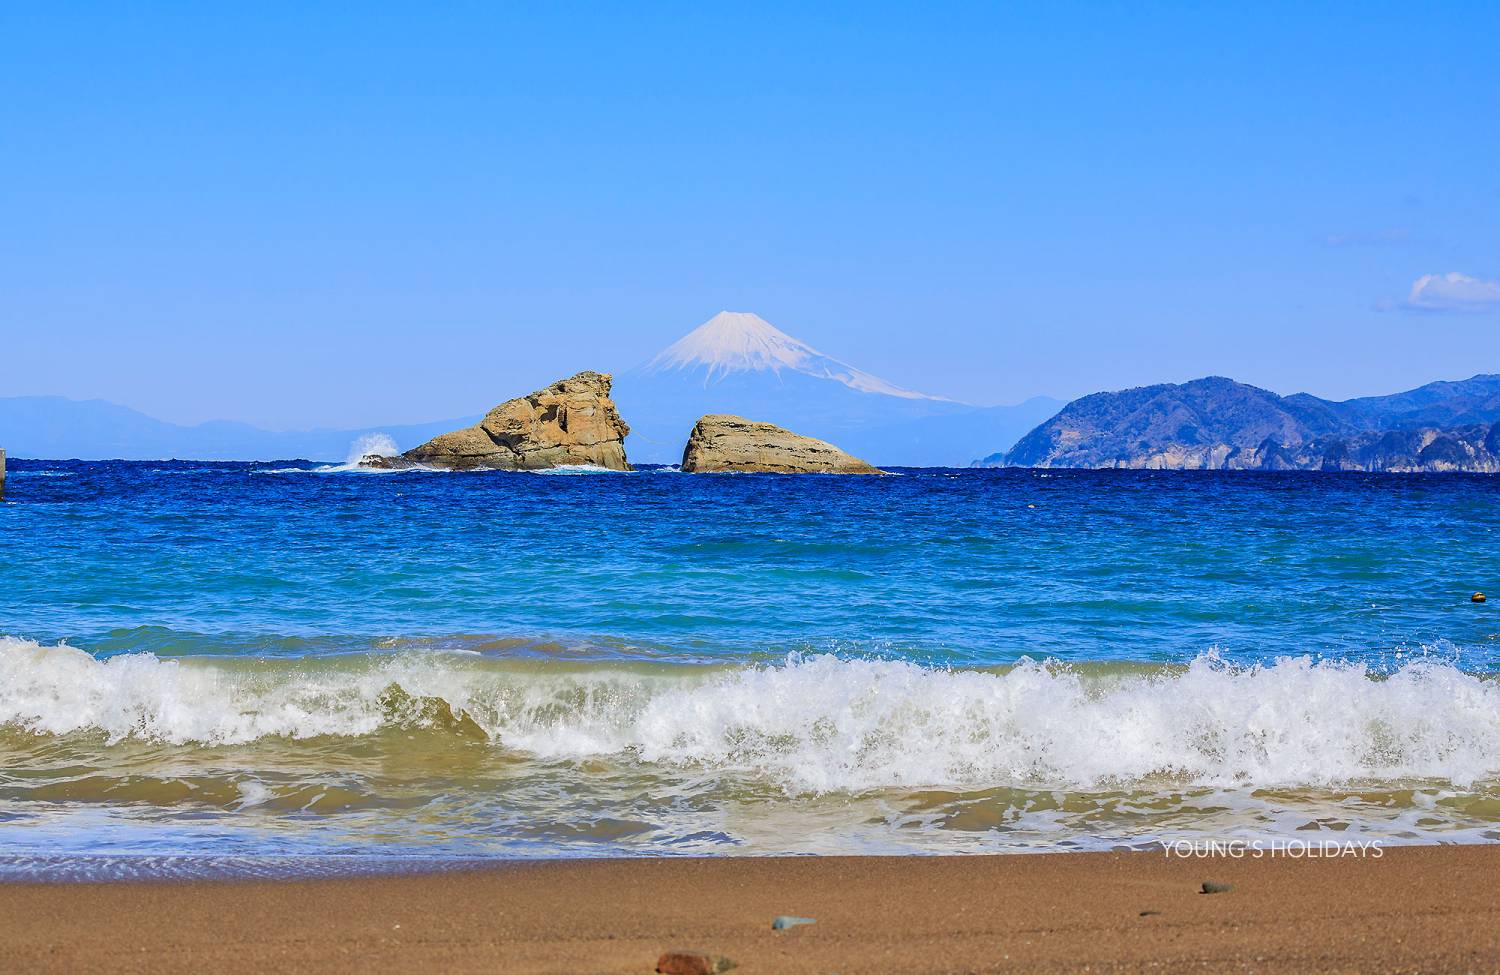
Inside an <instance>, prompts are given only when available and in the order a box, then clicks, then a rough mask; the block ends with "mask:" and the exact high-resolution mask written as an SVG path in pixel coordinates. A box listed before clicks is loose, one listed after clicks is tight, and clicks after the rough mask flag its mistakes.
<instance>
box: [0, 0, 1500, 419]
mask: <svg viewBox="0 0 1500 975" xmlns="http://www.w3.org/2000/svg"><path fill="white" fill-rule="evenodd" d="M808 6H810V5H800V4H799V5H780V4H776V3H759V4H755V5H745V6H739V7H735V6H730V5H727V4H725V5H721V4H694V5H671V6H668V5H652V6H650V7H649V8H644V9H635V8H634V7H633V5H616V4H610V5H593V4H548V5H529V4H528V5H504V4H490V3H486V4H474V5H464V4H440V5H431V6H427V5H415V4H413V5H409V6H405V5H387V4H378V3H372V4H364V5H356V4H341V3H327V4H284V5H282V4H274V3H268V4H254V5H236V6H231V5H216V4H201V5H188V4H167V3H162V4H146V5H125V4H120V5H104V4H88V3H78V4H68V5H62V4H32V5H23V4H7V5H4V6H3V7H0V395H20V394H37V393H56V394H63V395H68V396H74V397H80V398H84V397H102V398H105V399H110V400H114V401H116V402H120V403H125V404H128V405H131V406H134V407H137V408H139V409H143V410H145V411H147V412H149V413H152V414H154V415H157V416H160V417H163V418H166V419H172V420H177V421H186V422H192V421H198V420H204V419H209V418H231V419H242V420H249V421H252V422H258V423H262V424H266V425H270V426H276V427H301V426H312V425H359V424H365V423H386V422H401V421H408V420H422V419H432V418H438V417H448V416H461V415H465V414H471V413H475V412H478V411H479V410H481V409H483V408H485V407H487V406H489V405H491V404H493V403H495V402H497V401H499V400H501V399H504V398H506V397H508V396H511V395H514V394H517V393H520V392H524V391H526V390H529V389H531V388H534V387H536V386H538V385H541V384H543V383H545V382H547V381H550V380H551V379H553V378H556V377H557V376H559V375H563V374H567V373H570V372H573V371H575V370H577V369H580V368H599V369H615V370H619V369H624V368H628V367H629V366H631V365H633V364H635V363H636V362H638V361H640V360H642V359H645V358H647V357H648V356H649V355H651V354H652V353H654V352H655V351H656V350H657V349H659V348H660V347H662V346H664V345H666V344H667V343H669V342H670V341H672V340H674V339H675V338H677V337H678V336H679V335H680V334H681V333H683V332H685V331H687V330H688V329H690V328H692V327H693V326H695V325H697V324H699V323H700V322H702V321H703V320H705V319H706V318H708V317H709V316H710V315H712V314H713V313H715V312H717V311H719V310H720V309H723V308H728V309H733V310H746V311H755V312H758V313H759V314H761V315H762V316H764V317H765V318H767V319H768V320H770V321H772V322H773V323H775V324H777V325H778V326H780V327H781V328H783V329H784V330H786V331H788V332H790V333H792V334H793V335H796V336H798V337H800V338H802V339H804V340H806V341H808V342H810V343H811V344H813V345H814V346H817V347H818V348H820V349H821V350H822V351H824V352H826V353H828V354H831V355H835V356H838V357H840V358H844V359H847V360H849V361H851V362H853V363H855V364H856V365H858V366H860V367H862V368H864V369H866V370H868V371H870V372H873V373H876V374H878V375H881V376H884V377H886V378H888V379H890V380H891V381H893V382H896V383H898V384H901V385H904V386H908V387H913V388H917V389H921V390H925V391H930V392H934V393H940V394H945V395H949V396H953V397H956V398H960V399H965V400H969V401H974V402H980V403H1002V402H1015V401H1018V400H1020V399H1023V398H1025V397H1028V396H1031V395H1034V394H1038V393H1045V394H1051V395H1055V396H1059V397H1063V398H1067V397H1071V396H1075V395H1079V394H1082V393H1086V392H1089V391H1092V390H1095V389H1100V388H1117V387H1122V386H1130V385H1139V384H1143V383H1149V382H1159V381H1180V380H1185V379H1189V378H1192V377H1195V376H1200V375H1204V374H1209V373H1218V374H1224V375H1230V376H1233V377H1235V378H1238V379H1241V380H1244V381H1247V382H1253V383H1257V384H1260V385H1264V386H1268V387H1270V388H1272V389H1275V390H1278V391H1280V392H1294V391H1299V390H1307V391H1310V392H1314V393H1318V394H1320V395H1327V396H1334V397H1345V396H1352V395H1361V394H1368V393H1377V392H1386V391H1392V390H1395V389H1398V388H1404V387H1408V386H1412V385H1417V384H1420V383H1422V382H1426V381H1429V380H1432V379H1437V378H1459V377H1463V376H1468V375H1470V374H1473V373H1475V372H1483V371H1489V372H1495V371H1500V348H1497V343H1496V337H1497V336H1500V283H1496V282H1500V123H1497V119H1500V57H1496V54H1495V44H1496V40H1495V39H1496V38H1497V37H1500V6H1497V5H1495V4H1493V3H1488V4H1479V3H1475V4H1467V5H1466V4H1444V5H1430V6H1425V7H1420V8H1418V7H1416V6H1414V5H1402V6H1396V5H1379V4H1361V5H1352V4H1351V5H1348V6H1342V7H1335V8H1326V7H1325V8H1323V9H1320V10H1311V9H1308V7H1307V6H1303V5H1286V6H1279V7H1273V6H1270V5H1245V6H1247V7H1250V8H1253V9H1246V10H1231V9H1228V8H1229V7H1230V6H1231V5H1213V6H1216V7H1218V8H1220V9H1204V8H1202V7H1200V6H1197V5H1193V6H1189V5H1182V6H1165V5H1150V6H1139V5H1130V7H1129V8H1127V7H1126V6H1125V5H1113V4H1109V5H1106V4H1080V5H1067V4H1048V5H1041V4H1038V5H1028V6H1002V5H991V4H986V5H973V6H971V5H942V6H941V7H939V8H937V9H924V8H923V7H921V6H919V5H906V6H884V5H878V4H872V3H861V4H849V5H847V6H838V7H835V6H827V5H824V6H822V7H821V9H818V10H809V9H805V8H806V7H808ZM1429 275H1430V276H1431V277H1427V276H1429Z"/></svg>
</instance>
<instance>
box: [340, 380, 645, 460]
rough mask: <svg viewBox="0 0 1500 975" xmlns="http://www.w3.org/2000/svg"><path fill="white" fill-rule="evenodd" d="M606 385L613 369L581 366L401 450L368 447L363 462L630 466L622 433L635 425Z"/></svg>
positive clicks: (627, 431) (625, 432)
mask: <svg viewBox="0 0 1500 975" xmlns="http://www.w3.org/2000/svg"><path fill="white" fill-rule="evenodd" d="M609 393H610V377H609V376H608V375H606V374H602V373H597V372H580V373H579V374H578V375H576V376H573V377H571V378H568V379H560V380H558V381H557V382H555V383H553V384H552V385H551V386H548V387H547V388H546V389H541V390H538V391H536V392H535V393H532V394H531V395H529V396H522V397H519V398H517V399H513V400H507V401H506V402H504V403H501V404H500V405H499V406H497V407H495V408H494V409H493V410H490V411H489V413H487V414H485V417H484V419H482V420H480V421H479V422H478V423H476V424H475V425H474V426H472V427H465V428H464V429H462V430H454V431H453V432H452V433H445V434H443V435H442V436H440V437H434V438H433V439H431V440H429V441H427V442H426V443H424V444H422V445H421V446H420V447H413V448H412V449H411V450H408V451H407V452H406V453H404V454H402V455H401V456H399V457H383V456H380V455H378V454H369V455H367V456H365V457H364V458H362V459H361V460H360V462H359V463H360V466H361V467H375V468H383V469H387V470H391V469H401V468H408V467H438V468H444V469H447V470H475V469H485V470H504V471H537V470H546V469H547V468H552V467H567V466H571V465H576V464H586V465H590V466H593V467H604V468H607V469H609V470H613V471H628V470H630V465H629V464H628V463H626V460H625V435H626V434H627V433H629V432H630V427H629V426H627V425H626V424H625V421H624V420H622V419H620V412H619V410H617V409H615V404H614V401H613V400H611V399H610V398H609Z"/></svg>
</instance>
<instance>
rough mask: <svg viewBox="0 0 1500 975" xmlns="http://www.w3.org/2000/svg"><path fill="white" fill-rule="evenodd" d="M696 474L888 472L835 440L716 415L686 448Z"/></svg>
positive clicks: (700, 425)
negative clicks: (852, 452) (835, 443)
mask: <svg viewBox="0 0 1500 975" xmlns="http://www.w3.org/2000/svg"><path fill="white" fill-rule="evenodd" d="M682 469H683V471H685V472H687V473H691V474H698V473H711V472H722V471H741V472H746V473H751V472H755V473H767V474H884V473H885V472H884V471H882V470H878V469H877V468H874V467H871V466H870V465H869V464H866V463H865V462H864V461H862V460H860V459H859V458H858V457H852V456H850V455H849V454H846V453H844V452H843V451H842V450H840V449H838V448H837V447H835V446H834V445H833V444H831V443H824V442H823V441H822V440H814V439H813V438H812V437H804V436H802V435H801V434H796V433H793V432H791V431H790V430H785V429H782V428H781V427H778V426H776V425H775V424H771V423H760V422H758V421H756V420H747V419H745V418H744V417H740V416H730V415H728V414H723V413H719V414H712V415H709V416H705V417H703V418H702V419H700V420H699V421H698V422H697V424H695V425H694V426H693V433H692V435H691V436H690V437H688V442H687V449H686V450H684V451H683V453H682Z"/></svg>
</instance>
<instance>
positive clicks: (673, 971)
mask: <svg viewBox="0 0 1500 975" xmlns="http://www.w3.org/2000/svg"><path fill="white" fill-rule="evenodd" d="M733 967H734V962H732V961H730V960H729V959H728V958H725V957H724V956H723V955H709V954H705V953H704V952H701V951H664V952H662V955H661V957H660V958H658V959H656V970H657V972H658V973H660V975H718V973H720V972H727V971H729V970H730V969H731V968H733Z"/></svg>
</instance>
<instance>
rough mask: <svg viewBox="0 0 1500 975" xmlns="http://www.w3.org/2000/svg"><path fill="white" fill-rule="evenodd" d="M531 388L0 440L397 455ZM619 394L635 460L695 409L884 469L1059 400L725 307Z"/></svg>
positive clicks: (987, 437)
mask: <svg viewBox="0 0 1500 975" xmlns="http://www.w3.org/2000/svg"><path fill="white" fill-rule="evenodd" d="M603 365H606V364H596V363H580V367H590V368H599V367H600V366H603ZM524 392H526V391H525V390H518V389H497V390H495V391H494V395H493V397H492V401H491V402H487V403H476V404H474V406H475V410H476V413H475V415H474V416H471V417H458V418H454V419H446V420H440V421H434V422H431V423H421V424H402V425H396V426H372V427H365V428H361V429H352V430H332V429H326V430H309V431H300V432H290V433H283V432H273V431H269V430H262V429H259V428H257V427H254V426H250V425H248V424H244V423H233V422H224V421H218V422H212V423H204V424H200V425H198V426H182V425H179V424H174V423H167V422H164V421H162V420H157V419H154V418H152V417H150V416H147V415H146V414H144V413H140V412H138V411H136V410H132V409H129V408H128V407H124V406H119V405H116V404H113V403H107V402H104V401H102V400H87V401H78V400H69V399H64V398H62V397H57V396H21V397H11V398H8V399H7V398H0V447H3V448H5V449H6V450H7V451H9V453H10V455H11V456H12V457H39V458H55V459H66V458H77V459H82V460H89V459H120V460H160V459H168V458H178V459H183V460H290V459H293V458H305V459H308V460H322V461H334V460H343V459H346V458H349V457H351V456H357V455H358V454H359V453H360V452H361V451H362V450H363V449H364V448H363V447H356V446H355V444H356V443H360V442H365V443H368V442H369V440H370V439H371V438H374V437H377V436H382V435H383V436H386V437H389V438H390V440H391V441H392V442H393V447H394V449H393V450H392V452H396V451H399V450H405V449H408V448H410V447H415V446H417V445H418V444H421V443H423V442H425V441H427V440H430V439H431V438H433V437H435V436H437V435H438V434H441V433H445V432H447V431H450V430H454V429H457V428H460V427H465V426H468V425H470V424H473V423H475V422H477V420H478V418H479V415H480V413H481V412H482V411H484V410H488V409H489V408H490V407H492V406H494V405H495V404H496V403H500V402H502V401H504V400H507V399H510V398H511V397H514V396H517V395H520V394H522V393H524ZM614 399H615V402H616V403H617V404H618V405H619V408H620V412H621V414H622V415H623V416H624V418H625V420H626V422H627V423H629V424H630V427H631V434H630V436H629V438H627V440H626V442H625V447H626V452H627V454H628V456H629V458H630V460H631V462H633V463H638V464H639V463H645V464H652V463H658V464H675V463H677V462H678V461H680V460H681V459H682V451H683V447H684V446H685V445H686V443H687V437H688V433H689V432H690V431H691V430H692V427H693V424H694V423H695V422H696V421H697V420H698V418H699V417H701V416H703V415H704V414H707V413H737V414H740V415H742V416H745V417H748V418H749V419H752V420H761V421H765V422H769V423H775V424H777V425H779V426H784V427H787V428H789V429H791V430H795V431H796V432H798V433H801V434H805V435H807V436H812V437H817V438H819V439H822V440H828V441H830V442H832V443H834V444H837V445H838V446H839V447H841V448H843V449H845V450H847V451H849V452H850V453H852V454H854V455H855V456H858V457H861V458H863V459H864V460H867V461H869V462H871V463H873V464H876V465H883V466H910V467H945V466H953V467H957V466H965V465H967V464H968V462H969V460H970V458H972V457H973V456H974V455H975V454H976V453H977V452H979V451H980V450H983V449H987V448H993V447H997V446H1000V447H1003V446H1008V445H1010V444H1012V443H1014V442H1015V441H1016V440H1017V439H1018V438H1019V437H1020V436H1021V435H1022V434H1023V433H1025V432H1026V431H1027V430H1030V429H1031V428H1032V427H1034V426H1036V425H1037V424H1038V423H1040V422H1041V421H1042V420H1045V419H1046V418H1047V417H1049V416H1051V415H1052V414H1053V413H1055V412H1056V411H1057V408H1058V407H1059V406H1061V405H1062V402H1061V401H1060V400H1054V399H1049V398H1046V397H1036V398H1034V399H1030V400H1027V401H1026V402H1024V403H1021V404H1018V405H1016V406H996V407H976V406H972V405H969V404H965V403H958V402H955V401H953V400H949V399H944V398H942V397H939V396H930V395H927V394H924V393H919V392H915V391H912V390H908V389H903V388H902V387H900V386H897V385H896V384H894V383H891V382H888V381H886V380H884V379H881V378H879V377H878V376H873V375H871V374H869V373H867V372H864V371H863V370H861V369H858V368H855V367H854V366H851V365H849V364H848V363H845V362H842V361H840V360H838V359H835V358H833V357H831V356H827V355H824V354H823V353H821V352H819V351H817V350H816V349H814V348H812V347H811V346H809V345H808V344H807V343H805V342H802V341H800V340H798V339H795V338H793V337H792V336H790V335H787V334H786V333H785V332H782V331H781V330H780V329H777V328H776V327H775V326H773V325H771V324H770V323H769V322H767V321H765V320H764V319H762V318H760V317H759V316H756V315H752V314H749V313H745V312H721V313H720V314H718V315H715V316H714V317H713V318H711V319H709V320H708V321H707V322H705V323H703V324H702V325H701V326H699V327H698V328H696V329H694V330H693V331H691V332H689V333H688V334H687V335H685V336H683V338H681V339H680V340H678V341H677V342H675V343H673V344H672V345H670V346H668V347H667V348H666V349H664V350H663V351H662V352H661V353H659V354H658V355H656V356H654V357H652V358H650V359H648V360H646V361H645V362H644V363H643V364H642V365H640V366H637V367H635V368H633V369H628V370H625V371H623V372H620V373H618V374H616V376H615V385H614Z"/></svg>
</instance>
